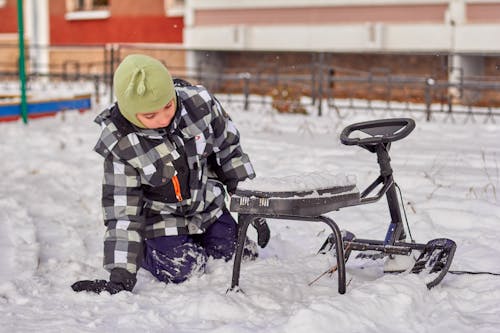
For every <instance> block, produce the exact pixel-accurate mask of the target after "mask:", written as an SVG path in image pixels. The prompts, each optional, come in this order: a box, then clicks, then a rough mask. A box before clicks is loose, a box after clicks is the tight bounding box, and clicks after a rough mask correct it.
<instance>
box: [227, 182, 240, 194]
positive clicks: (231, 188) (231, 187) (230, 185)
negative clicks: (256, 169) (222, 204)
mask: <svg viewBox="0 0 500 333" xmlns="http://www.w3.org/2000/svg"><path fill="white" fill-rule="evenodd" d="M237 187H238V181H237V180H228V181H226V188H227V193H229V195H233V194H234V192H236V188H237Z"/></svg>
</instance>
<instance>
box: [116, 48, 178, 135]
mask: <svg viewBox="0 0 500 333" xmlns="http://www.w3.org/2000/svg"><path fill="white" fill-rule="evenodd" d="M113 86H114V92H115V96H116V99H117V101H118V108H119V109H120V112H121V113H122V115H123V116H124V117H125V118H126V119H127V120H128V121H130V122H131V123H132V124H134V125H136V126H138V127H141V128H144V127H145V126H144V125H143V124H142V123H141V122H140V121H139V119H137V117H136V114H137V113H148V112H152V111H156V110H159V109H161V108H163V107H164V106H165V105H167V103H168V102H170V101H171V100H172V99H173V98H174V97H175V89H174V82H173V80H172V76H171V75H170V73H169V72H168V70H167V68H166V67H165V66H164V65H163V64H162V63H161V62H160V61H158V60H156V59H154V58H151V57H149V56H146V55H143V54H131V55H128V56H127V57H125V59H123V61H122V62H121V63H120V65H118V68H117V69H116V71H115V74H114V77H113ZM174 103H175V99H174Z"/></svg>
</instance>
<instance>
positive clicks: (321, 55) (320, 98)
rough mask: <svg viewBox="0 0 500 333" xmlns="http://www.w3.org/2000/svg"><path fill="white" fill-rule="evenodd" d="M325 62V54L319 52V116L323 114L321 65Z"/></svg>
mask: <svg viewBox="0 0 500 333" xmlns="http://www.w3.org/2000/svg"><path fill="white" fill-rule="evenodd" d="M324 62H325V54H324V53H323V52H321V53H320V54H319V66H318V70H319V73H318V83H319V85H318V116H319V117H321V115H322V114H323V67H324Z"/></svg>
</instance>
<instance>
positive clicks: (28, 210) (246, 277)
mask: <svg viewBox="0 0 500 333" xmlns="http://www.w3.org/2000/svg"><path fill="white" fill-rule="evenodd" d="M224 105H225V107H226V109H227V111H228V112H229V113H230V115H231V116H232V118H233V120H234V121H235V123H236V124H237V126H238V128H239V130H240V132H241V136H242V145H243V148H244V149H245V150H246V152H248V154H249V155H250V157H251V160H252V162H253V164H254V166H255V169H256V172H257V175H258V177H263V178H264V177H276V178H280V177H292V176H293V175H300V174H305V173H316V174H318V175H321V176H325V175H335V174H347V175H355V177H356V183H357V187H358V188H359V189H360V190H362V189H363V188H364V187H366V186H367V185H368V184H370V183H371V182H372V181H373V180H374V179H375V178H376V177H377V174H378V166H377V164H376V157H375V155H374V154H371V153H369V152H367V151H365V150H363V149H361V148H358V147H347V146H343V145H342V144H341V143H340V142H339V134H340V132H341V130H342V129H343V127H344V126H346V125H348V124H350V123H353V122H356V121H366V120H370V119H375V118H389V117H396V116H405V115H408V114H404V113H399V114H394V113H384V112H377V113H376V114H374V113H373V112H371V111H364V112H357V113H355V115H352V114H351V115H348V116H347V113H345V112H343V113H342V115H343V117H339V116H338V114H337V113H334V112H332V113H328V112H325V114H324V115H323V116H322V117H317V116H315V115H309V116H303V115H282V114H281V115H280V114H276V113H274V112H272V110H270V109H267V108H260V109H257V108H255V109H253V110H250V111H243V110H242V108H241V106H240V105H237V104H236V103H224ZM99 108H100V107H95V109H94V110H92V111H89V112H87V113H84V114H79V113H77V112H66V113H65V114H60V115H58V116H57V117H55V118H45V119H39V120H33V121H31V122H30V123H29V124H28V125H27V126H26V125H23V124H22V123H21V122H16V123H0V155H1V156H2V162H1V164H0V171H1V174H2V175H3V176H2V181H1V186H0V253H1V256H0V313H1V315H0V331H1V332H33V331H36V332H40V333H43V332H137V331H140V332H217V333H223V332H228V333H240V332H241V333H243V332H252V333H254V332H306V333H311V332H327V331H328V332H329V331H332V330H333V331H336V332H337V331H338V332H408V331H409V332H443V331H445V330H446V331H449V332H472V331H474V332H498V329H499V327H500V277H499V276H493V275H456V274H448V275H446V277H445V278H444V280H443V281H442V282H441V284H439V285H438V286H437V287H435V288H433V289H431V290H428V289H427V288H426V286H425V284H424V281H423V278H422V277H420V276H416V275H412V274H406V273H403V274H399V275H384V274H383V260H374V261H372V260H366V259H356V258H355V257H354V255H351V258H350V259H349V261H348V262H347V280H348V282H349V284H348V286H347V293H346V294H345V295H340V294H338V292H337V276H336V274H333V275H332V276H328V275H327V276H324V277H322V278H321V279H319V280H318V281H316V282H315V283H313V284H312V285H311V286H309V285H308V284H309V282H311V281H313V280H314V279H315V278H316V277H317V276H319V275H320V274H321V273H322V272H324V271H325V270H326V269H328V268H330V267H332V266H333V265H334V264H335V258H334V257H333V255H331V254H329V255H317V254H316V252H317V250H318V249H319V247H320V246H321V244H322V243H323V241H324V240H325V239H326V237H327V236H328V233H329V231H328V227H327V226H326V225H323V224H321V223H311V222H300V221H287V220H270V221H269V226H270V228H271V233H272V237H271V240H270V242H269V245H268V246H267V247H266V248H265V249H261V250H260V256H259V258H258V259H257V260H255V261H245V262H243V263H242V269H241V278H240V287H241V289H242V290H243V292H240V293H235V292H229V293H226V290H227V289H228V287H229V286H230V283H231V272H232V262H231V261H230V262H224V261H221V260H211V261H209V263H208V272H207V274H205V275H203V276H201V277H196V278H193V279H191V280H189V281H187V282H185V283H183V284H180V285H173V284H169V285H166V284H163V283H161V282H158V281H156V280H155V279H154V278H153V277H152V276H151V275H149V273H147V272H145V271H142V270H141V271H140V272H139V275H138V283H137V285H136V287H135V289H134V292H133V293H129V292H122V293H119V294H116V295H113V296H112V295H110V294H108V293H106V292H104V293H102V294H100V295H95V294H90V293H78V294H76V293H74V292H73V291H72V290H71V288H70V285H71V284H72V283H73V282H75V281H77V280H80V279H95V278H107V277H108V274H107V272H105V271H104V269H103V268H102V266H101V264H102V247H103V243H102V239H103V235H104V227H103V224H102V214H101V209H100V191H101V189H100V186H101V185H100V183H101V177H102V175H101V173H102V160H101V158H100V157H99V155H98V154H96V153H94V152H92V147H93V146H94V143H95V142H96V140H97V138H98V136H99V127H98V126H97V125H96V124H94V123H93V118H94V117H95V116H96V115H97V113H98V112H99ZM414 116H415V118H416V120H417V127H416V129H415V130H414V132H413V133H412V134H410V135H409V136H408V137H407V138H405V139H403V140H401V141H398V142H395V143H394V144H393V146H392V148H391V158H392V164H393V168H394V170H395V179H396V181H397V182H398V184H399V185H400V187H401V189H402V191H403V196H404V203H405V206H406V212H407V215H408V220H409V223H410V227H411V234H412V236H413V237H414V238H415V240H416V241H417V242H426V241H428V240H430V239H433V238H438V237H448V238H451V239H453V240H455V241H456V243H457V245H458V248H457V252H456V255H455V259H454V262H453V264H452V267H451V269H452V270H467V271H490V272H497V273H500V262H499V260H498V258H499V257H500V242H499V241H498V240H499V239H500V193H499V192H498V189H500V175H499V173H500V170H499V160H500V147H499V145H498V142H500V125H498V124H494V123H493V122H491V121H489V122H488V123H483V121H482V119H481V118H476V121H475V122H473V121H472V119H467V118H459V117H457V118H456V121H455V122H452V121H451V120H450V119H448V121H444V119H440V118H439V116H437V117H436V119H434V120H433V121H432V122H425V121H424V120H423V119H422V115H420V114H416V115H414ZM466 120H467V121H466ZM497 121H498V119H497ZM328 216H330V217H332V218H333V219H334V220H335V221H336V222H337V223H338V224H339V226H340V227H341V228H343V229H348V230H350V231H351V232H353V233H354V234H356V236H358V237H361V238H372V239H383V237H384V235H385V232H386V228H387V225H388V222H389V215H388V211H387V204H386V202H384V200H381V201H379V202H377V203H374V204H370V205H365V206H356V207H349V208H345V209H341V210H340V211H336V212H331V213H329V214H328ZM249 235H250V237H251V238H255V231H254V230H250V231H249Z"/></svg>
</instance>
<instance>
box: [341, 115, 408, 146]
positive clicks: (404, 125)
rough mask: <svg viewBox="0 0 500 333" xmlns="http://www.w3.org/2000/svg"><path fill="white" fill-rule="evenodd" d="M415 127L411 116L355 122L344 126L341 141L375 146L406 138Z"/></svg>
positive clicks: (348, 143) (350, 144)
mask: <svg viewBox="0 0 500 333" xmlns="http://www.w3.org/2000/svg"><path fill="white" fill-rule="evenodd" d="M414 128H415V121H414V120H413V119H410V118H393V119H380V120H373V121H365V122H361V123H355V124H352V125H349V126H347V127H346V128H344V130H343V131H342V133H341V134H340V141H341V142H342V143H343V144H345V145H348V146H354V145H358V146H362V147H363V146H364V148H366V146H373V145H377V144H380V143H389V142H392V141H397V140H401V139H403V138H405V137H406V136H408V134H410V133H411V131H413V129H414Z"/></svg>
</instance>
